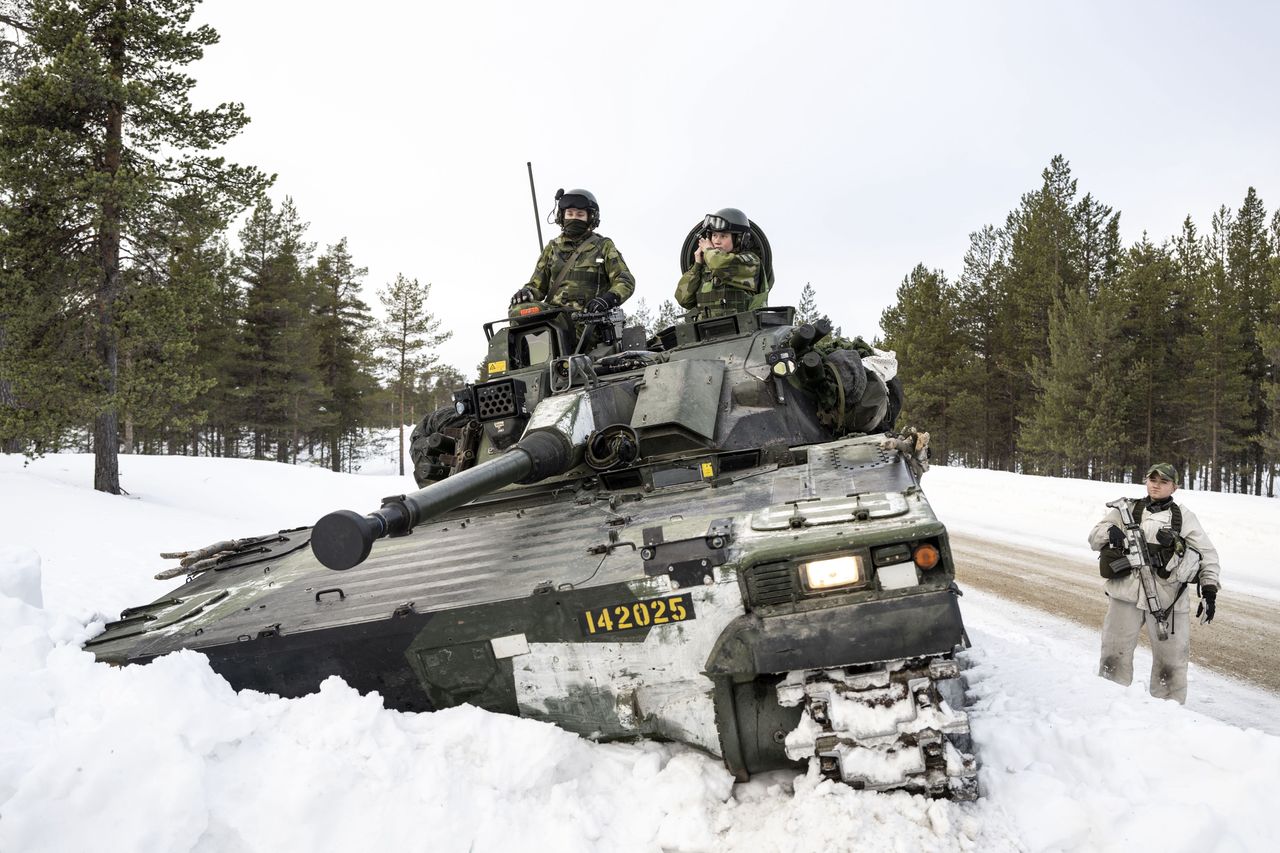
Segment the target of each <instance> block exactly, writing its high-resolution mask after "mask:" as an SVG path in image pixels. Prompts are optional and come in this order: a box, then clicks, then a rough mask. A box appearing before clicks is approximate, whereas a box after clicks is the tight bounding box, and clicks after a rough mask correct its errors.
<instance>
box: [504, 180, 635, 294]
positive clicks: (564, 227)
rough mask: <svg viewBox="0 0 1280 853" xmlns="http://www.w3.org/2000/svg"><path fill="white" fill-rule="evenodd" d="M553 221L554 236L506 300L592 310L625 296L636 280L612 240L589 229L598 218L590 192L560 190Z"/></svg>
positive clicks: (632, 288) (598, 212)
mask: <svg viewBox="0 0 1280 853" xmlns="http://www.w3.org/2000/svg"><path fill="white" fill-rule="evenodd" d="M555 221H556V224H557V225H559V226H560V227H561V232H560V236H559V237H556V238H555V239H554V240H552V241H551V242H549V243H547V245H546V247H545V248H543V250H542V254H541V255H539V256H538V263H537V265H536V266H535V267H534V268H533V276H532V277H530V279H529V283H528V284H527V285H525V286H524V287H522V288H520V289H519V290H518V291H516V293H515V295H513V296H512V297H511V304H512V305H519V304H520V303H522V302H549V303H551V304H552V305H560V306H564V307H565V308H569V309H572V310H574V311H590V312H592V313H595V312H602V311H608V310H610V309H611V308H616V307H617V306H619V305H621V304H622V303H623V302H626V301H627V298H628V297H629V296H631V294H632V293H634V292H635V289H636V280H635V278H634V277H633V276H632V275H631V270H629V269H627V262H626V261H624V260H623V259H622V253H621V252H619V251H618V247H617V246H615V245H614V244H613V241H612V240H610V239H609V238H608V237H605V236H603V235H600V234H597V233H596V232H595V229H596V227H597V226H598V225H599V224H600V205H599V204H598V203H597V202H596V197H595V196H594V195H592V194H591V193H590V192H588V191H587V190H569V191H568V192H565V191H564V190H560V191H559V192H557V193H556V219H555Z"/></svg>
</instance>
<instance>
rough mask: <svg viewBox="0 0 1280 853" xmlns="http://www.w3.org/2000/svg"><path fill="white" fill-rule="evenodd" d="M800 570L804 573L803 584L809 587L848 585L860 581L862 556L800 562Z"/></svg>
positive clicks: (824, 587) (820, 587) (830, 587)
mask: <svg viewBox="0 0 1280 853" xmlns="http://www.w3.org/2000/svg"><path fill="white" fill-rule="evenodd" d="M800 572H801V574H803V575H804V581H805V585H806V586H808V587H809V589H832V588H833V587H837V586H849V585H850V584H855V583H861V582H862V578H863V575H862V558H861V557H858V556H850V557H832V558H830V559H827V560H814V561H813V562H810V563H801V564H800Z"/></svg>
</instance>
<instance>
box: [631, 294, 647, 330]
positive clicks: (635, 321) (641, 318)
mask: <svg viewBox="0 0 1280 853" xmlns="http://www.w3.org/2000/svg"><path fill="white" fill-rule="evenodd" d="M627 325H628V326H639V327H640V328H642V329H644V330H645V333H646V334H650V335H651V334H653V329H652V327H653V311H652V310H650V308H649V303H648V302H646V301H645V299H644V297H643V296H642V297H640V298H639V299H637V300H636V301H635V302H634V303H633V304H632V306H631V311H630V313H629V314H628V316H627Z"/></svg>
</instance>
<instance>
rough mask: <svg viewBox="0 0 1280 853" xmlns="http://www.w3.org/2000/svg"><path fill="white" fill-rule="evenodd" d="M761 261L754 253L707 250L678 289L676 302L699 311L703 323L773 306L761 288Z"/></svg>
mask: <svg viewBox="0 0 1280 853" xmlns="http://www.w3.org/2000/svg"><path fill="white" fill-rule="evenodd" d="M761 280H762V275H761V272H760V258H759V256H758V255H756V254H754V253H752V252H721V251H720V250H719V249H706V250H704V251H703V253H702V262H701V263H695V264H694V265H693V266H691V267H689V271H688V272H686V273H685V274H684V275H682V276H680V283H679V284H677V285H676V302H678V303H679V304H680V306H681V307H682V308H697V309H698V317H699V318H700V319H702V318H706V317H719V316H722V315H724V314H736V313H738V312H739V311H747V310H749V309H752V308H763V307H764V306H765V305H768V304H769V292H768V291H767V290H764V289H763V288H762V286H761Z"/></svg>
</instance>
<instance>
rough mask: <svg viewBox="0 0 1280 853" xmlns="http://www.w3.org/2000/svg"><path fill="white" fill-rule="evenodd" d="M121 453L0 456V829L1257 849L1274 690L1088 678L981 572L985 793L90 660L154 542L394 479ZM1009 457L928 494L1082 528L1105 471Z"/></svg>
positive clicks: (318, 503) (63, 834) (89, 843)
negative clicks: (106, 459) (1049, 469)
mask: <svg viewBox="0 0 1280 853" xmlns="http://www.w3.org/2000/svg"><path fill="white" fill-rule="evenodd" d="M122 466H123V474H124V482H125V486H126V488H129V489H130V491H131V492H132V493H133V496H132V498H131V499H121V498H109V497H107V496H103V495H97V494H95V493H93V492H92V491H91V490H90V489H89V487H88V484H89V483H90V482H91V476H90V471H91V460H89V459H88V457H75V456H59V457H52V458H50V459H46V460H39V461H37V462H36V463H34V464H33V465H32V466H30V467H29V468H23V466H22V464H21V460H15V459H13V458H11V457H0V543H4V544H3V546H2V547H0V684H3V685H5V687H4V690H3V691H0V850H5V851H8V850H15V851H16V850H22V851H65V850H74V849H95V850H101V851H112V850H120V851H157V853H160V851H164V853H169V851H241V850H251V851H256V850H263V851H267V850H271V851H279V850H301V849H306V850H320V851H327V850H334V851H337V850H352V849H431V850H458V851H462V850H476V851H488V850H493V851H498V850H502V851H522V850H536V851H540V850H549V851H550V850H555V851H579V850H581V851H595V850H602V851H613V850H619V851H621V850H627V851H630V850H659V849H666V850H742V851H748V850H749V851H753V852H754V851H809V850H819V849H828V850H842V849H866V850H910V851H914V850H981V851H989V850H995V851H1002V850H1024V849H1026V850H1081V851H1084V850H1121V849H1123V850H1125V851H1135V850H1137V851H1144V850H1151V851H1161V853H1164V852H1165V851H1168V850H1202V849H1218V850H1246V851H1247V850H1259V851H1261V850H1270V849H1271V844H1270V840H1271V839H1270V833H1271V830H1270V824H1269V821H1270V818H1271V814H1270V811H1271V810H1270V809H1269V808H1267V806H1268V805H1269V804H1270V803H1271V802H1272V801H1273V800H1274V791H1275V790H1277V788H1278V787H1280V723H1277V722H1276V721H1277V720H1280V698H1278V697H1276V696H1274V695H1271V694H1267V693H1263V692H1260V691H1256V690H1253V689H1252V688H1249V687H1246V686H1242V685H1240V684H1237V683H1234V682H1231V681H1229V680H1228V679H1224V678H1221V677H1219V676H1216V675H1214V674H1212V673H1207V672H1204V671H1201V670H1198V669H1193V671H1192V677H1191V704H1190V705H1189V706H1188V707H1187V708H1182V707H1179V706H1177V705H1174V704H1171V703H1166V702H1160V701H1157V700H1153V699H1151V698H1150V697H1148V696H1147V695H1146V694H1145V691H1144V690H1143V688H1142V687H1141V686H1140V685H1134V686H1133V687H1131V688H1127V689H1126V688H1120V687H1118V686H1116V685H1114V684H1111V683H1109V682H1105V681H1102V680H1100V679H1098V678H1096V677H1095V676H1094V675H1093V674H1092V673H1093V668H1094V666H1095V658H1096V643H1097V638H1096V636H1095V635H1094V634H1093V633H1092V632H1090V631H1087V630H1085V629H1083V628H1079V627H1078V626H1074V625H1070V624H1068V623H1064V622H1061V621H1060V620H1057V619H1054V618H1053V617H1050V616H1047V615H1045V614H1041V613H1038V612H1034V611H1027V610H1023V609H1021V608H1017V607H1013V606H1011V605H1009V604H1007V603H1005V602H1003V601H1001V600H999V599H995V598H991V597H988V596H984V595H980V594H975V593H973V592H970V593H968V594H966V596H965V597H964V599H963V600H962V602H961V604H962V607H963V608H964V614H965V619H966V622H967V624H968V626H969V629H970V634H971V636H972V637H973V640H974V643H975V648H974V649H973V650H972V651H971V652H969V653H968V657H969V661H970V664H971V668H970V670H969V677H970V680H971V691H972V694H973V696H974V699H975V705H974V708H973V711H972V726H973V731H974V736H975V738H976V740H977V742H978V746H979V751H980V755H981V757H982V760H983V762H984V766H983V770H982V772H981V782H982V786H983V789H984V793H985V796H984V798H983V799H982V800H981V801H979V802H977V803H970V804H954V803H945V802H933V801H929V800H925V799H923V798H920V797H913V796H910V795H906V794H901V793H899V794H891V795H879V794H870V793H866V792H859V791H853V790H850V789H847V788H845V787H843V786H839V785H832V784H831V783H828V782H826V781H820V780H818V779H816V778H812V777H809V776H803V775H802V776H798V777H797V776H796V775H795V774H791V773H774V774H768V775H767V776H764V777H762V778H759V779H756V780H753V781H752V782H750V783H747V784H744V785H736V786H735V785H733V784H732V783H731V780H730V779H729V777H728V774H727V773H726V772H725V771H724V769H723V767H722V766H721V765H720V763H719V762H718V761H716V760H714V759H711V758H709V757H707V756H704V755H701V754H699V753H697V752H694V751H692V750H689V749H685V748H683V747H675V746H670V745H658V744H613V745H600V744H593V743H590V742H588V741H585V740H583V739H581V738H578V737H576V736H574V735H570V734H568V733H566V732H563V731H560V730H558V729H556V728H553V727H551V726H547V725H544V724H540V723H536V722H532V721H529V720H520V719H514V718H507V717H501V716H497V715H492V714H487V713H485V712H482V711H479V710H477V709H474V708H469V707H463V708H456V709H452V710H449V711H443V712H438V713H433V714H402V713H399V712H395V711H388V710H386V709H384V708H383V707H382V704H381V700H380V699H379V698H378V697H377V696H376V694H373V695H368V696H360V695H358V694H356V693H355V692H354V691H352V690H351V689H350V688H348V687H347V686H346V685H345V684H343V683H342V682H341V681H339V680H337V679H330V680H329V681H327V682H325V684H324V685H323V687H322V689H321V690H320V691H319V692H318V693H316V694H313V695H311V696H308V697H304V698H302V699H296V700H283V699H279V698H276V697H273V696H268V695H264V694H260V693H255V692H253V691H243V692H240V693H236V692H235V691H232V690H231V689H230V687H229V686H228V685H227V684H226V682H225V681H223V680H222V679H221V678H220V677H218V676H217V675H216V674H215V673H213V672H212V670H210V668H209V666H208V664H207V662H206V661H205V659H204V658H203V656H201V655H198V654H194V653H189V652H184V653H179V654H175V655H170V656H168V657H166V658H163V659H161V660H159V661H156V662H154V663H152V664H150V665H148V666H145V667H126V668H112V667H107V666H105V665H100V664H97V663H95V662H94V661H93V658H92V656H91V655H89V654H87V653H85V652H83V651H82V650H81V649H80V648H79V646H80V644H81V643H82V642H83V641H84V639H85V638H86V637H88V636H90V635H91V633H92V632H94V631H95V630H96V629H97V626H96V624H95V623H96V622H98V621H100V620H101V619H103V618H104V616H103V614H109V615H111V616H114V615H115V611H118V610H119V608H120V607H121V606H124V605H126V604H136V603H138V602H140V601H142V600H145V599H147V598H150V597H154V596H156V595H159V594H160V593H162V592H164V591H167V589H169V588H171V585H170V584H159V583H156V582H154V581H150V580H148V578H149V577H150V574H151V573H152V572H153V571H154V570H155V568H157V562H156V558H155V552H157V551H159V550H162V549H165V548H171V547H177V546H189V545H196V544H205V543H207V542H209V541H212V540H214V539H216V538H221V537H223V536H226V535H241V534H244V533H251V532H259V531H263V530H271V529H277V528H279V527H285V526H290V525H292V524H302V523H307V522H308V521H310V520H312V519H314V518H316V517H318V515H320V514H321V513H323V512H324V511H326V510H328V509H332V508H334V507H337V506H350V507H353V508H363V507H368V506H373V505H376V503H377V499H378V498H379V497H381V496H382V495H384V494H390V493H392V492H394V491H397V490H403V489H404V488H405V484H404V481H403V480H401V479H400V478H398V477H381V476H369V477H359V476H344V475H335V474H331V473H328V472H323V471H315V470H307V469H300V468H294V467H291V466H285V465H277V464H275V463H263V462H258V463H253V462H238V461H235V460H208V459H185V458H148V457H128V458H125V459H122ZM939 475H940V476H939ZM1011 476H1012V475H996V476H989V474H988V472H955V471H951V470H946V469H944V470H941V471H935V473H934V474H931V475H930V477H931V478H932V479H931V480H930V481H927V482H928V483H929V487H930V495H931V496H935V495H937V497H936V498H935V500H936V501H937V502H938V503H939V504H940V507H941V506H942V505H944V504H952V505H956V504H960V506H958V507H955V508H952V507H948V508H947V509H945V510H944V509H940V514H942V515H943V517H944V518H945V519H946V520H948V521H949V522H952V521H953V519H952V518H951V517H950V515H949V513H952V512H953V511H954V513H955V515H956V516H957V517H958V518H957V519H956V520H955V526H957V527H961V528H963V527H965V526H966V525H972V524H973V523H974V521H975V520H977V521H982V522H989V518H987V517H986V516H985V515H984V514H983V512H982V510H981V507H982V506H993V505H997V504H999V505H1001V506H1008V505H1016V506H1017V507H1018V509H1017V516H1016V517H1018V518H1022V519H1024V520H1025V521H1026V523H1027V524H1028V525H1030V524H1031V522H1032V521H1033V520H1035V519H1040V523H1041V524H1042V525H1043V526H1042V527H1041V528H1038V530H1039V534H1038V535H1041V536H1046V537H1048V538H1050V539H1052V538H1053V536H1055V535H1056V536H1058V537H1060V538H1059V539H1055V540H1054V541H1055V542H1058V543H1060V545H1061V547H1064V548H1072V547H1078V546H1076V545H1075V544H1074V543H1075V537H1076V534H1077V533H1078V529H1077V525H1076V521H1075V519H1074V518H1068V517H1067V515H1066V512H1065V511H1064V512H1063V513H1061V514H1060V515H1059V516H1058V517H1057V518H1056V519H1055V520H1054V521H1053V522H1052V525H1050V524H1048V523H1046V522H1045V521H1044V519H1045V518H1047V517H1049V516H1050V515H1051V513H1049V512H1048V511H1047V508H1050V507H1055V506H1056V507H1068V508H1069V507H1072V506H1077V505H1078V507H1079V508H1078V509H1077V510H1072V511H1074V512H1085V511H1087V512H1089V513H1090V514H1091V515H1092V514H1093V513H1096V511H1097V510H1096V507H1095V506H1093V505H1092V504H1091V502H1092V501H1094V497H1093V493H1092V492H1088V490H1087V489H1082V488H1081V486H1084V487H1089V488H1094V487H1097V484H1074V483H1072V482H1071V481H1057V480H1051V481H1047V482H1042V483H1034V484H1030V485H1028V486H1027V487H1026V492H1025V493H1023V492H1020V491H1019V489H1022V488H1023V486H1022V485H1020V484H1018V483H1017V482H1016V481H1010V480H1008V479H1007V478H1009V477H1011ZM1059 484H1061V485H1062V491H1061V494H1056V493H1055V489H1054V486H1056V485H1059ZM1115 489H1116V487H1114V486H1111V487H1107V488H1106V489H1105V495H1104V496H1103V499H1110V498H1111V497H1114V495H1113V494H1112V493H1113V492H1114V491H1115ZM1077 491H1079V492H1080V494H1079V495H1077V494H1076V492H1077ZM1194 497H1195V498H1196V502H1195V503H1192V501H1191V500H1190V498H1188V500H1187V503H1188V504H1190V505H1192V506H1194V507H1195V508H1196V509H1197V510H1198V511H1201V515H1202V517H1205V523H1206V525H1209V526H1210V530H1211V531H1212V532H1213V533H1214V535H1215V538H1218V540H1219V542H1218V544H1219V546H1220V547H1222V548H1223V550H1224V552H1225V551H1226V550H1227V546H1228V544H1230V545H1232V546H1234V547H1240V546H1238V544H1237V543H1236V542H1235V537H1236V536H1237V534H1238V530H1239V528H1240V527H1241V526H1243V525H1245V524H1246V523H1247V520H1248V518H1249V512H1250V509H1249V507H1248V506H1243V507H1240V508H1239V512H1240V513H1242V518H1243V520H1241V521H1239V522H1238V524H1237V527H1231V519H1230V518H1223V519H1222V520H1221V526H1220V527H1219V528H1217V529H1215V526H1214V525H1215V523H1216V522H1215V521H1214V520H1211V518H1210V517H1209V512H1211V511H1215V510H1214V509H1213V508H1212V507H1211V506H1210V504H1212V503H1213V502H1212V501H1209V502H1205V507H1206V509H1205V510H1200V504H1199V498H1200V497H1201V496H1200V495H1198V494H1197V495H1195V496H1194ZM1210 497H1219V496H1210ZM1033 499H1035V500H1042V503H1040V504H1035V505H1033V504H1032V501H1033ZM1246 500H1248V499H1246ZM1252 500H1254V501H1257V502H1258V503H1260V504H1265V505H1266V506H1269V507H1274V504H1270V503H1267V502H1265V501H1261V500H1258V499H1252ZM965 503H968V504H974V505H976V506H977V508H969V507H966V506H964V505H963V504H965ZM52 506H56V507H57V508H58V512H57V513H51V512H49V508H50V507H52ZM1234 511H1235V510H1233V512H1234ZM966 512H967V513H968V515H966ZM1230 514H1231V513H1227V515H1230ZM1090 523H1091V522H1090ZM1059 527H1060V528H1062V529H1061V530H1057V528H1059ZM971 529H975V530H976V529H979V528H978V527H976V526H975V527H972V528H971ZM981 529H983V530H987V531H989V532H990V535H993V536H1000V537H1021V536H1024V535H1025V534H1026V531H1024V530H1017V531H1005V530H1002V529H1000V528H995V527H992V526H990V525H989V524H987V525H986V526H984V527H982V528H981ZM1051 530H1057V533H1056V534H1052V535H1051ZM1244 547H1245V548H1247V547H1249V546H1247V545H1246V546H1244ZM1085 556H1087V555H1085ZM1229 570H1230V569H1229V568H1228V571H1229ZM1228 583H1230V581H1229V580H1228ZM1138 667H1139V669H1141V668H1142V667H1143V663H1142V662H1141V661H1140V662H1139V663H1138ZM1263 727H1265V729H1266V730H1264V728H1263Z"/></svg>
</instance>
